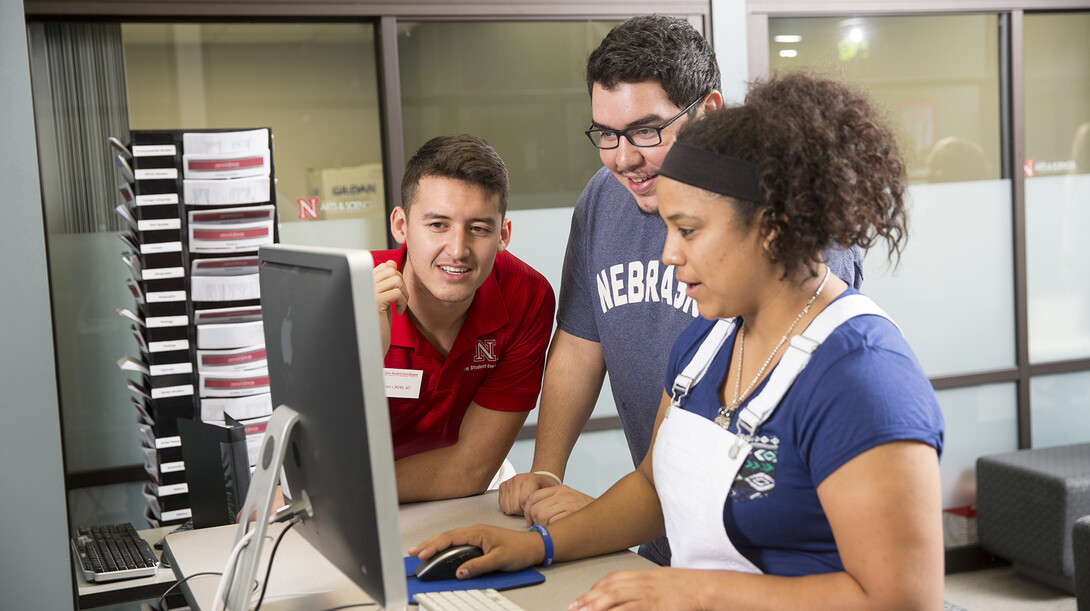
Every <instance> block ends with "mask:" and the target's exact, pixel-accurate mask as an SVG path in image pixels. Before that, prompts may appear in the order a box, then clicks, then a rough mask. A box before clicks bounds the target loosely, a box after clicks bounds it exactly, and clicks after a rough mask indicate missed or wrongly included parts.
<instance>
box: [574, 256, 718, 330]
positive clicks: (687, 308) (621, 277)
mask: <svg viewBox="0 0 1090 611" xmlns="http://www.w3.org/2000/svg"><path fill="white" fill-rule="evenodd" d="M660 267H661V263H660V262H659V261H658V260H652V261H648V262H647V263H646V264H645V263H644V262H643V261H629V262H628V263H627V264H624V263H618V264H616V265H611V266H610V267H609V268H608V269H603V270H602V271H600V272H598V274H597V275H596V276H595V281H596V283H597V285H598V303H599V305H601V306H602V312H608V311H609V310H612V309H613V308H616V307H619V306H623V305H628V304H633V303H642V302H647V301H654V302H662V303H666V304H669V305H672V306H674V307H675V308H677V309H679V310H681V311H682V312H690V313H691V314H692V315H693V318H696V317H697V316H698V314H699V313H698V312H697V309H696V303H695V302H693V299H692V297H689V296H688V295H686V294H685V283H684V282H675V281H674V266H673V265H667V266H666V267H665V269H664V270H663V271H662V274H661V277H660V274H659V269H660Z"/></svg>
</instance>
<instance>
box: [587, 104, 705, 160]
mask: <svg viewBox="0 0 1090 611" xmlns="http://www.w3.org/2000/svg"><path fill="white" fill-rule="evenodd" d="M703 99H704V96H700V97H699V98H697V99H696V100H694V101H693V103H692V104H689V105H688V106H686V107H685V110H683V111H681V112H679V113H677V114H676V115H674V118H673V119H670V120H669V121H667V122H666V123H663V124H662V125H637V126H636V127H630V128H628V129H588V130H587V131H586V134H587V137H588V138H590V141H591V142H592V143H593V144H594V146H596V147H598V148H600V149H615V148H617V147H618V146H620V144H621V136H624V137H625V139H626V140H628V141H629V142H631V143H632V145H633V146H658V145H660V144H662V130H664V129H666V128H667V127H669V126H670V124H671V123H673V122H674V121H677V120H678V119H680V118H681V116H682V115H684V114H685V113H687V112H689V111H690V110H692V109H693V107H694V106H696V105H697V103H698V102H700V101H701V100H703Z"/></svg>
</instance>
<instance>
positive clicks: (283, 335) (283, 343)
mask: <svg viewBox="0 0 1090 611" xmlns="http://www.w3.org/2000/svg"><path fill="white" fill-rule="evenodd" d="M291 308H292V306H290V305H289V306H288V313H287V314H285V315H284V320H283V322H281V323H280V353H281V354H282V355H283V357H284V364H285V365H288V366H291V352H292V350H291V325H292V322H291Z"/></svg>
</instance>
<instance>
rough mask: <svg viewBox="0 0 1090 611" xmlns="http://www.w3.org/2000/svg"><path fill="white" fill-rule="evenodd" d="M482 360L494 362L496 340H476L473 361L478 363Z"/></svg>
mask: <svg viewBox="0 0 1090 611" xmlns="http://www.w3.org/2000/svg"><path fill="white" fill-rule="evenodd" d="M484 361H487V362H489V363H495V362H496V340H494V339H481V340H477V352H475V353H474V354H473V362H474V363H480V362H484Z"/></svg>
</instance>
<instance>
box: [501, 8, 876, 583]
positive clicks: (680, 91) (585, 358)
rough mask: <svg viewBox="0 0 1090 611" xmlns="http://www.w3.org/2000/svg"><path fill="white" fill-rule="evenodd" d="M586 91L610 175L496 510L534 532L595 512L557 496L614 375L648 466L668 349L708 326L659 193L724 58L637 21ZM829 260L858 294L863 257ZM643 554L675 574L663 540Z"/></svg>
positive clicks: (710, 106)
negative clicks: (521, 457)
mask: <svg viewBox="0 0 1090 611" xmlns="http://www.w3.org/2000/svg"><path fill="white" fill-rule="evenodd" d="M587 88H588V89H589V90H590V96H591V120H592V126H591V131H590V132H588V135H589V136H591V141H592V142H594V143H595V145H596V146H598V147H599V154H600V157H601V159H602V164H603V166H604V167H603V168H602V169H600V170H599V171H598V173H596V174H595V175H594V177H593V178H591V180H590V182H589V183H588V184H587V187H586V189H585V190H584V191H583V194H582V195H581V196H580V197H579V202H578V203H577V204H576V207H575V213H574V215H573V217H572V225H571V233H570V235H569V236H568V248H567V254H566V256H565V259H564V273H563V279H562V281H561V288H560V301H559V308H558V312H557V327H558V328H557V330H556V333H555V335H554V336H553V341H552V345H551V347H550V349H549V356H548V361H547V363H546V368H545V378H544V383H543V385H542V391H541V412H540V413H539V415H538V423H537V440H536V445H535V447H534V463H533V467H532V469H531V473H524V474H520V475H517V476H515V477H514V478H512V479H511V480H508V481H507V482H504V483H503V484H502V485H501V487H500V497H499V502H500V508H501V509H502V510H503V511H504V512H506V513H508V514H519V513H522V514H524V515H526V517H527V523H528V524H530V523H536V524H548V523H550V522H552V521H554V520H557V519H559V518H562V517H564V516H566V515H568V514H570V513H573V512H575V511H577V510H578V509H580V508H582V507H583V506H585V505H586V504H588V503H589V502H590V501H592V500H593V498H591V497H590V496H587V495H585V494H583V493H581V492H579V491H577V490H574V489H572V488H569V487H567V486H563V485H560V484H561V481H562V480H563V477H564V472H565V467H566V464H567V462H568V457H569V455H570V454H571V451H572V448H573V447H574V446H575V441H576V439H577V438H578V436H579V433H580V432H581V431H582V429H583V426H584V425H585V424H586V423H587V420H588V419H589V418H590V415H591V412H592V411H593V410H594V405H595V403H596V401H597V398H598V394H599V393H600V392H601V389H602V382H603V380H604V378H605V374H606V372H607V371H608V372H609V379H610V385H611V386H612V388H613V398H614V401H615V403H616V405H617V413H618V415H619V416H620V419H621V423H622V425H623V427H624V432H625V437H626V438H627V440H628V449H629V451H630V452H631V454H632V464H633V465H638V464H639V463H640V461H642V460H643V458H644V455H646V454H647V449H648V446H649V445H650V443H651V433H652V429H653V428H654V424H655V415H656V414H657V412H658V408H659V401H660V400H661V398H662V396H663V384H664V379H663V378H664V376H665V373H666V361H667V359H668V358H669V355H670V347H671V346H672V345H673V343H674V340H675V339H677V336H678V334H680V333H681V330H682V329H684V328H685V327H686V326H687V325H688V324H689V323H691V322H692V320H693V319H694V318H695V317H696V316H697V315H698V313H697V309H696V304H695V303H694V302H693V300H692V299H691V298H689V297H688V296H687V295H686V294H685V285H684V284H683V283H679V282H677V281H675V279H674V269H673V266H664V265H663V264H662V262H661V261H660V256H661V254H662V247H663V244H664V243H665V240H666V224H665V223H664V222H663V220H662V219H661V218H660V217H659V216H658V198H657V195H656V183H657V180H658V169H659V167H660V166H661V164H662V161H663V159H665V157H666V153H667V152H669V150H670V146H671V145H672V144H673V142H674V138H675V137H676V134H677V131H678V129H679V128H680V127H681V126H682V125H684V124H685V123H686V122H688V121H691V120H693V118H695V117H697V116H700V115H701V114H703V113H705V112H708V111H711V110H714V109H716V108H719V107H720V106H721V105H722V103H723V97H722V95H721V94H720V93H719V91H718V89H719V68H718V66H717V64H716V61H715V54H714V52H713V51H712V49H711V46H710V45H709V44H708V43H707V41H705V40H704V38H703V37H702V36H701V35H700V33H699V32H697V31H696V30H694V29H693V28H692V26H690V25H689V24H688V22H686V21H683V20H679V19H675V18H672V17H664V16H657V15H650V16H641V17H634V18H632V19H629V20H628V21H626V22H624V23H623V24H621V25H619V26H617V27H615V28H613V30H611V31H610V32H609V34H607V35H606V37H605V39H604V40H603V41H602V43H601V45H599V47H598V49H596V50H595V51H594V52H593V53H591V55H590V57H589V59H588V61H587ZM607 147H612V148H607ZM825 258H826V262H827V264H828V266H829V267H830V269H832V271H833V273H835V274H836V275H838V276H840V277H841V278H842V279H844V280H845V282H847V283H848V284H849V285H854V286H855V287H856V288H858V287H859V284H860V282H861V281H862V276H861V270H860V262H859V254H858V250H857V249H849V250H846V251H840V250H834V251H830V252H827V253H825ZM640 553H641V554H642V555H644V556H645V557H647V558H649V559H651V560H653V561H655V562H657V563H659V564H669V560H670V551H669V546H668V545H667V544H666V540H665V537H662V538H660V539H656V540H655V541H652V542H651V543H649V544H647V545H644V546H641V548H640Z"/></svg>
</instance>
